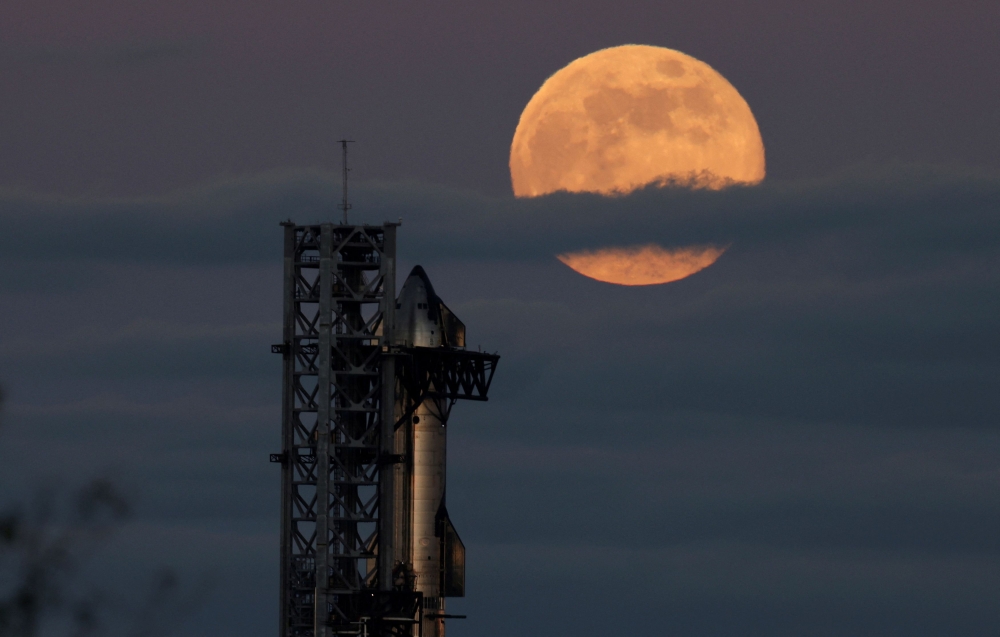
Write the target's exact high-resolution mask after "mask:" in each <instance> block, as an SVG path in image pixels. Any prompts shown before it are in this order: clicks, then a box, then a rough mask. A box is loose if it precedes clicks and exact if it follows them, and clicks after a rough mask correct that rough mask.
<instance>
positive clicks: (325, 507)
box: [313, 223, 333, 637]
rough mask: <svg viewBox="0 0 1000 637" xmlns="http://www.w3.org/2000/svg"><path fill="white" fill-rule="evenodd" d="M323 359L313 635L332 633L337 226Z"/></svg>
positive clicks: (325, 294) (322, 300) (325, 257)
mask: <svg viewBox="0 0 1000 637" xmlns="http://www.w3.org/2000/svg"><path fill="white" fill-rule="evenodd" d="M320 233H321V234H320V257H319V288H320V290H319V361H318V363H317V364H318V383H319V385H318V390H319V391H318V393H317V396H316V402H317V405H318V407H317V410H318V411H317V419H316V597H315V604H316V608H315V620H314V629H313V635H315V637H328V627H327V623H328V621H329V611H328V607H329V589H330V564H329V562H330V548H329V542H330V419H331V413H330V409H331V403H332V401H331V396H330V384H331V378H330V371H331V370H330V355H331V347H332V334H331V332H332V326H333V318H332V315H333V308H332V305H333V300H332V296H333V259H332V256H333V226H332V225H331V224H329V223H324V224H323V225H322V226H321V231H320Z"/></svg>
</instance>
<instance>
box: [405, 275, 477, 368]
mask: <svg viewBox="0 0 1000 637" xmlns="http://www.w3.org/2000/svg"><path fill="white" fill-rule="evenodd" d="M396 337H397V338H398V339H399V340H400V341H402V342H403V343H404V344H406V345H410V346H413V347H456V348H464V347H465V324H464V323H462V321H460V320H458V317H456V316H455V315H454V314H453V313H452V312H451V310H449V309H448V306H446V305H445V304H444V302H443V301H442V300H441V299H440V298H438V295H437V294H435V293H434V286H433V285H431V281H430V279H428V278H427V273H426V272H424V269H423V268H422V267H420V266H419V265H418V266H416V267H415V268H413V270H412V271H411V272H410V276H408V277H406V281H404V282H403V288H402V289H401V290H400V291H399V298H397V299H396Z"/></svg>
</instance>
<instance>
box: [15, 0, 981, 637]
mask: <svg viewBox="0 0 1000 637" xmlns="http://www.w3.org/2000/svg"><path fill="white" fill-rule="evenodd" d="M0 15H2V16H3V19H2V20H0V61H2V64H0V86H2V87H3V88H2V90H3V96H4V103H3V110H2V113H3V117H0V300H2V307H3V308H4V311H3V312H0V384H2V386H3V387H4V390H5V394H6V401H5V404H4V407H3V413H2V420H0V485H2V486H0V501H2V502H10V501H13V500H14V499H17V498H19V497H27V495H26V494H30V493H32V492H33V490H34V489H37V488H39V485H56V486H57V487H59V486H64V485H72V484H78V483H80V482H82V481H85V480H87V479H88V478H90V477H92V476H109V477H111V478H112V479H114V480H115V481H116V482H117V483H118V484H120V485H121V486H122V488H123V489H124V490H125V491H126V492H127V493H128V494H129V496H130V498H131V499H132V500H133V501H134V503H135V507H136V515H135V517H134V518H133V519H132V521H130V522H129V523H128V524H127V525H126V526H125V527H124V528H123V529H122V530H121V532H120V534H119V536H118V537H117V539H116V540H115V541H114V543H113V544H112V545H111V546H110V547H109V549H108V550H107V551H106V555H104V556H102V557H101V558H100V560H101V561H100V564H101V567H100V568H99V569H97V571H96V572H95V573H94V574H93V577H95V578H96V579H97V580H98V581H100V583H101V585H102V586H105V587H108V588H111V589H115V588H116V587H119V588H122V587H125V588H128V587H131V586H132V585H133V583H134V582H137V581H139V580H140V579H141V578H142V577H143V574H144V573H147V572H151V571H153V570H154V569H155V568H157V567H159V566H160V565H167V566H172V567H174V568H176V569H177V570H178V571H179V572H180V574H181V576H182V582H184V583H185V585H186V586H188V587H189V588H190V589H191V590H197V591H200V592H199V594H198V595H199V596H201V598H202V603H201V604H199V605H192V606H191V608H190V609H189V610H188V612H187V613H186V614H185V616H183V617H178V618H177V622H178V624H177V630H178V632H179V633H181V634H185V635H192V636H195V637H201V636H203V635H204V636H207V635H213V636H216V635H236V634H239V635H269V634H273V632H274V631H275V630H276V624H277V556H278V545H277V530H278V517H277V514H278V486H279V485H278V480H279V476H278V471H277V470H276V468H275V466H273V465H270V464H269V463H268V462H267V460H268V454H269V453H272V452H276V451H278V446H279V430H280V405H279V400H280V384H279V383H280V366H281V363H280V357H277V356H273V355H272V354H271V353H270V347H269V346H270V344H271V343H274V342H278V341H279V340H280V329H281V326H280V320H281V307H280V299H281V264H280V251H281V240H282V239H281V237H282V235H281V228H280V227H279V226H278V222H279V221H280V220H283V219H286V218H292V219H294V220H295V221H298V222H301V223H307V222H315V221H324V220H333V219H335V218H336V215H337V211H336V209H335V204H336V200H337V199H338V198H339V194H340V192H339V175H338V172H337V171H338V169H339V147H338V146H337V145H336V143H335V140H338V139H341V138H342V137H345V136H346V137H349V138H350V139H354V140H357V143H356V144H355V145H354V146H353V147H352V150H351V153H352V158H353V159H352V163H353V168H354V172H353V173H352V175H353V179H355V182H354V183H355V184H356V187H354V188H353V195H352V202H353V204H354V209H353V210H352V215H353V216H352V219H353V220H356V221H359V222H371V223H378V222H381V221H383V220H396V219H398V218H402V220H403V225H402V227H401V229H400V235H399V237H400V239H399V241H400V243H399V246H400V247H399V250H400V265H399V278H400V279H402V278H403V276H405V274H406V273H407V272H408V271H409V269H410V268H411V267H412V266H413V265H416V264H418V263H419V264H422V265H423V266H424V267H425V269H426V270H427V272H428V274H429V276H430V278H431V280H432V281H433V283H434V286H435V288H436V290H437V292H438V294H439V295H440V296H441V297H442V298H443V299H444V300H445V302H446V303H447V304H448V305H449V307H451V308H452V309H453V310H454V311H455V313H456V314H457V315H458V316H459V317H460V318H461V319H462V320H463V321H464V322H465V323H466V325H467V328H468V338H469V342H470V344H471V345H473V346H480V345H481V346H482V347H483V348H484V349H488V350H491V351H493V350H496V351H499V353H500V354H501V357H502V358H501V361H500V364H499V367H498V371H497V374H496V378H495V381H494V385H493V388H492V390H491V399H490V401H489V402H488V403H483V404H479V403H477V404H470V403H462V404H459V405H458V406H456V408H455V410H454V412H453V414H452V421H451V424H450V425H449V426H450V433H449V444H450V449H449V462H450V465H449V475H448V480H449V481H448V506H449V512H450V514H451V516H452V518H453V521H454V523H455V525H456V527H457V529H458V531H459V533H460V534H461V536H462V538H463V540H464V542H465V544H466V546H467V549H468V568H469V571H468V581H467V592H468V597H466V598H464V599H460V600H453V601H452V602H449V604H450V605H449V609H450V611H454V612H456V613H459V614H467V615H468V619H465V620H456V621H452V622H449V625H448V630H449V634H451V635H453V637H469V636H473V635H475V636H476V637H501V636H504V637H507V636H509V635H512V634H521V635H553V634H564V633H568V632H573V633H576V634H579V635H584V636H590V635H594V636H596V635H602V634H607V633H608V632H610V631H626V632H641V633H646V634H654V635H656V634H670V635H692V636H695V635H697V636H705V635H720V636H722V635H751V636H756V635H761V636H765V635H766V636H769V637H774V636H784V635H787V636H799V637H801V636H803V635H816V636H840V635H845V636H847V635H851V636H858V635H862V636H863V635H907V636H920V635H928V636H929V635H941V634H961V635H994V634H995V632H996V626H997V624H998V622H1000V610H998V609H1000V604H998V602H1000V599H998V598H1000V593H998V591H1000V542H998V539H997V538H998V535H997V533H996V529H997V526H998V524H1000V510H998V509H997V506H996V503H997V501H998V497H1000V469H998V467H1000V429H998V422H1000V399H998V397H1000V374H998V372H1000V337H998V334H1000V318H998V317H1000V256H998V255H1000V152H998V143H1000V82H998V81H997V80H998V78H997V71H996V65H995V63H994V62H993V61H994V60H996V59H1000V40H998V39H997V38H996V37H995V34H996V32H997V28H998V26H1000V24H998V23H1000V7H998V6H997V5H996V4H995V3H987V2H961V3H943V2H936V3H932V2H906V3H904V2H893V1H886V2H878V3H873V2H865V3H862V2H832V3H824V4H818V3H816V4H814V3H809V4H805V3H800V2H799V3H793V2H767V3H748V2H735V1H721V0H720V1H708V2H701V3H689V4H687V5H684V6H680V5H677V6H672V5H668V4H666V3H663V2H639V1H635V2H621V1H619V2H615V3H611V2H599V1H596V0H595V1H590V2H568V1H553V2H546V3H539V2H530V3H529V2H519V1H513V0H512V1H509V2H503V3H500V2H489V1H483V2H478V3H474V4H470V3H458V2H422V3H405V2H398V3H395V4H390V3H366V4H354V5H347V4H345V3H342V2H335V1H329V0H328V1H324V2H319V1H316V2H313V1H306V0H299V1H293V2H283V3H278V2H269V1H267V2H265V1H263V0H252V1H246V2H240V3H237V2H230V1H228V0H201V1H199V2H187V1H179V2H173V3H163V4H162V5H159V6H150V5H149V3H142V2H136V1H125V0H103V1H90V2H86V3H85V2H82V1H81V2H69V1H66V0H61V1H60V0H34V1H33V2H26V1H20V0H17V1H11V2H7V3H5V4H4V7H3V8H2V9H0ZM625 43H641V44H651V45H658V46H667V47H670V48H676V49H678V50H681V51H684V52H685V53H688V54H690V55H693V56H695V57H697V58H699V59H701V60H704V61H705V62H707V63H709V64H710V65H712V66H713V67H714V68H715V69H717V70H718V71H720V72H721V73H722V74H723V75H724V76H725V77H726V78H727V79H728V80H729V81H730V82H731V83H732V84H733V85H734V86H735V87H736V88H737V89H738V90H739V91H740V93H741V94H742V95H743V96H744V98H745V99H746V100H747V102H748V103H749V105H750V107H751V109H752V110H753V112H754V114H755V116H756V117H757V121H758V124H759V125H760V129H761V133H762V135H763V139H764V145H765V149H766V152H767V161H768V177H767V179H766V180H765V181H764V182H763V183H762V184H761V185H759V186H754V187H735V188H731V189H727V190H723V191H718V192H710V191H696V192H691V191H685V190H679V189H672V188H667V189H656V188H649V189H646V190H642V191H638V192H635V193H633V194H631V195H629V196H624V197H615V198H604V197H600V196H596V195H569V194H556V195H552V196H549V197H544V198H539V199H533V200H516V199H514V198H513V196H512V195H511V194H510V181H509V173H508V171H507V159H508V151H509V145H510V140H511V137H512V135H513V131H514V128H515V126H516V124H517V118H518V116H519V114H520V111H521V109H522V108H523V107H524V105H525V104H526V103H527V101H528V100H529V99H530V98H531V95H532V94H533V93H534V91H535V90H537V88H538V87H539V86H540V85H541V83H542V82H543V81H544V80H545V78H546V77H548V76H549V75H551V74H552V73H553V72H555V71H556V70H558V69H559V68H561V67H562V66H564V65H565V64H567V63H568V62H570V61H571V60H573V59H575V58H576V57H579V56H581V55H585V54H587V53H590V52H592V51H594V50H597V49H600V48H602V47H606V46H612V45H617V44H625ZM647 241H656V242H657V243H659V244H661V245H664V246H666V247H671V246H683V245H692V244H706V243H710V244H715V245H727V246H729V248H728V249H727V251H726V253H725V254H724V255H723V256H722V257H721V258H720V259H719V261H718V262H717V263H716V264H715V265H713V266H711V267H710V268H708V269H706V270H704V271H703V272H700V273H698V274H696V275H694V276H692V277H690V278H688V279H685V280H682V281H679V282H676V283H672V284H668V285H663V286H652V287H636V288H627V287H619V286H612V285H608V284H603V283H599V282H596V281H592V280H589V279H586V278H584V277H581V276H579V275H577V274H575V273H574V272H572V271H570V270H569V269H568V268H566V267H565V266H563V265H562V264H561V263H559V262H558V261H557V260H556V259H555V256H554V255H556V254H558V253H561V252H565V251H568V250H577V249H587V248H595V247H600V246H603V245H609V244H612V245H632V244H636V243H642V242H647Z"/></svg>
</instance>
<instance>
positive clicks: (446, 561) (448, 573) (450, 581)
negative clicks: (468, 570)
mask: <svg viewBox="0 0 1000 637" xmlns="http://www.w3.org/2000/svg"><path fill="white" fill-rule="evenodd" d="M438 537H439V538H440V541H441V596H442V597H465V544H462V538H460V537H459V536H458V531H456V530H455V525H453V524H452V523H451V518H450V517H448V510H447V509H446V508H444V504H443V503H442V506H441V510H440V511H439V512H438Z"/></svg>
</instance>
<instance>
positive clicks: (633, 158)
mask: <svg viewBox="0 0 1000 637" xmlns="http://www.w3.org/2000/svg"><path fill="white" fill-rule="evenodd" d="M510 177H511V182H512V184H513V187H514V194H515V195H516V196H518V197H537V196H539V195H545V194H548V193H551V192H556V191H560V190H566V191H569V192H597V193H601V194H604V195H614V194H625V193H628V192H631V191H633V190H635V189H637V188H641V187H643V186H646V185H649V184H655V183H678V182H679V183H683V184H688V185H692V186H696V187H708V188H721V187H724V186H726V185H729V184H734V183H737V184H739V183H742V184H754V183H758V182H760V181H761V180H762V179H764V142H763V140H761V137H760V130H759V129H758V128H757V120H755V119H754V116H753V113H752V112H750V107H749V106H748V105H747V103H746V100H744V99H743V97H742V96H741V95H740V94H739V92H737V90H736V89H735V88H733V85H732V84H730V83H729V82H727V81H726V78H724V77H722V76H721V75H719V73H718V72H717V71H715V69H713V68H712V67H710V66H709V65H707V64H705V63H704V62H702V61H700V60H696V59H695V58H693V57H691V56H690V55H685V54H683V53H681V52H680V51H674V50H673V49H665V48H661V47H655V46H641V45H627V46H619V47H614V48H611V49H603V50H601V51H597V52H595V53H591V54H590V55H585V56H584V57H582V58H579V59H577V60H574V61H573V62H571V63H570V64H569V65H568V66H566V67H565V68H563V69H561V70H559V71H557V72H556V73H555V75H553V76H552V77H550V78H549V79H547V80H546V81H545V83H544V84H542V87H541V88H540V89H538V92H537V93H535V95H534V97H532V98H531V101H529V102H528V105H527V106H526V107H525V108H524V112H522V113H521V119H520V121H519V122H518V124H517V130H516V131H515V132H514V140H513V142H512V143H511V148H510Z"/></svg>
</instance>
